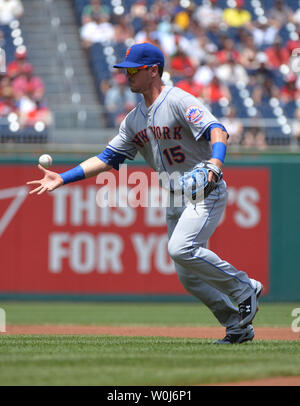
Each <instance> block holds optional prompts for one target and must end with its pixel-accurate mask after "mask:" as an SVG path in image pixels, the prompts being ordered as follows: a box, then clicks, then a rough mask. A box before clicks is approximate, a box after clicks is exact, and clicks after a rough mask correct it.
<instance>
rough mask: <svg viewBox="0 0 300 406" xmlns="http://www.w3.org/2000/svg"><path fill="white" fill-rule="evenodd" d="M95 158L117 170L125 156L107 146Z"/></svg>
mask: <svg viewBox="0 0 300 406" xmlns="http://www.w3.org/2000/svg"><path fill="white" fill-rule="evenodd" d="M97 158H99V159H100V160H101V161H103V162H105V163H106V164H107V165H111V166H112V167H113V168H114V169H116V170H119V165H120V164H122V163H123V162H124V161H125V159H126V156H125V155H123V154H119V153H118V152H114V151H112V150H111V149H109V148H105V150H104V151H103V152H102V153H101V154H99V155H97Z"/></svg>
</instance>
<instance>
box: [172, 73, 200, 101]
mask: <svg viewBox="0 0 300 406" xmlns="http://www.w3.org/2000/svg"><path fill="white" fill-rule="evenodd" d="M194 73H195V70H194V69H190V70H186V77H185V78H184V79H182V80H180V81H179V82H177V83H176V87H179V88H180V89H182V90H185V91H186V92H188V93H190V94H192V95H193V96H195V97H197V98H199V97H202V92H203V86H202V85H201V84H200V83H197V82H195V80H194Z"/></svg>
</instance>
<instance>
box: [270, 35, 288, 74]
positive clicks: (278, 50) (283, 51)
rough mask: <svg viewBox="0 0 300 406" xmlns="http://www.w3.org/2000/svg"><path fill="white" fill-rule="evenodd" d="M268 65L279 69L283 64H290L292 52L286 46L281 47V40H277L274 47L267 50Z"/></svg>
mask: <svg viewBox="0 0 300 406" xmlns="http://www.w3.org/2000/svg"><path fill="white" fill-rule="evenodd" d="M265 54H266V55H267V60H268V65H269V66H270V67H271V68H274V69H278V68H279V67H280V66H281V65H284V64H285V65H288V63H289V60H290V52H289V51H288V49H287V48H286V47H281V45H280V41H276V42H275V43H274V45H273V46H272V47H269V48H267V49H266V50H265Z"/></svg>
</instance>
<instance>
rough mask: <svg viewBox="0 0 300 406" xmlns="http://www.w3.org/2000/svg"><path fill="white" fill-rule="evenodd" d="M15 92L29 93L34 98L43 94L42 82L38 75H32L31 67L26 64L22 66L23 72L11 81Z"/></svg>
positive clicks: (38, 97)
mask: <svg viewBox="0 0 300 406" xmlns="http://www.w3.org/2000/svg"><path fill="white" fill-rule="evenodd" d="M12 87H13V90H14V92H15V93H16V94H30V95H31V96H32V97H33V98H34V99H41V98H42V97H43V96H44V84H43V81H42V80H41V78H40V77H38V76H34V75H33V67H32V65H30V64H28V65H26V67H24V68H23V73H22V74H21V75H19V76H18V77H17V78H16V79H14V80H13V82H12Z"/></svg>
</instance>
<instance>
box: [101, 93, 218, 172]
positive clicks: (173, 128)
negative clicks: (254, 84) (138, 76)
mask: <svg viewBox="0 0 300 406" xmlns="http://www.w3.org/2000/svg"><path fill="white" fill-rule="evenodd" d="M213 123H218V120H217V119H216V118H215V117H214V116H213V115H212V114H211V113H210V112H209V110H208V109H207V108H206V107H205V106H204V105H203V104H202V103H200V102H199V100H198V99H196V98H195V97H194V96H192V95H190V94H189V93H187V92H185V91H184V90H181V89H179V88H177V87H171V86H165V87H164V88H163V90H162V92H161V94H160V95H159V97H158V98H157V99H156V100H155V102H154V103H153V104H152V105H151V106H150V107H149V108H148V107H146V105H145V103H144V101H142V102H141V103H139V104H138V105H137V107H136V108H135V109H133V110H132V111H131V112H130V113H129V114H128V115H127V116H126V118H125V119H124V120H123V122H122V124H121V126H120V131H119V134H118V135H117V136H116V137H115V138H114V139H113V140H112V141H111V142H110V143H109V145H108V148H110V149H112V150H113V151H116V152H119V153H122V154H124V155H126V156H127V157H128V158H129V159H133V158H134V157H135V155H136V153H137V151H139V152H140V153H141V155H142V156H143V157H144V158H145V160H146V162H147V163H148V164H149V165H150V166H151V168H153V169H154V170H155V171H157V172H168V173H173V172H174V171H178V172H180V173H183V172H186V171H189V170H190V169H191V168H193V167H194V166H195V165H196V164H197V163H199V162H201V161H202V160H206V159H209V158H210V156H211V147H210V143H209V140H208V139H207V138H206V137H204V134H205V131H206V129H207V128H208V127H209V126H210V125H211V124H213Z"/></svg>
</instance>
